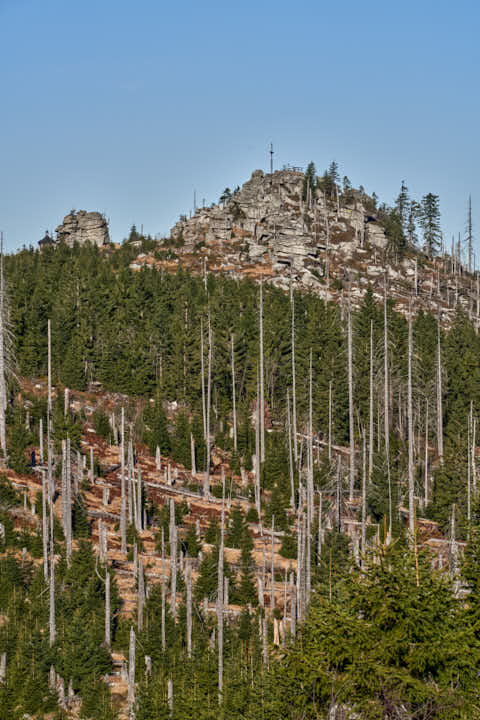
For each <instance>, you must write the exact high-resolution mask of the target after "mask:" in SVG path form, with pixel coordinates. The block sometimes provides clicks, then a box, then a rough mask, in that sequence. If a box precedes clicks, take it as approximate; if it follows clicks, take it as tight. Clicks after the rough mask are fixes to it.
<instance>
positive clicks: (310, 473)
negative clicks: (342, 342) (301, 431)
mask: <svg viewBox="0 0 480 720" xmlns="http://www.w3.org/2000/svg"><path fill="white" fill-rule="evenodd" d="M313 492H314V491H313V372H312V348H310V367H309V383H308V506H307V507H308V519H309V522H310V524H311V523H313Z"/></svg>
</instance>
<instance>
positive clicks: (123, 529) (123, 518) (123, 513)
mask: <svg viewBox="0 0 480 720" xmlns="http://www.w3.org/2000/svg"><path fill="white" fill-rule="evenodd" d="M120 483H121V493H122V497H121V509H120V538H121V552H122V555H126V554H127V508H126V497H125V408H123V407H122V428H121V438H120Z"/></svg>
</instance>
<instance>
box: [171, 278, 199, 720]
mask: <svg viewBox="0 0 480 720" xmlns="http://www.w3.org/2000/svg"><path fill="white" fill-rule="evenodd" d="M205 282H206V281H205ZM167 699H168V709H169V710H170V717H172V715H173V680H172V678H168V680H167Z"/></svg>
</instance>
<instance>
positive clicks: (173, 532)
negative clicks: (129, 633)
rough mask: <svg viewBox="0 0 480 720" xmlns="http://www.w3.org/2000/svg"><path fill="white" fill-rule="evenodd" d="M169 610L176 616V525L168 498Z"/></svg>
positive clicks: (172, 505) (173, 505)
mask: <svg viewBox="0 0 480 720" xmlns="http://www.w3.org/2000/svg"><path fill="white" fill-rule="evenodd" d="M170 568H171V577H170V610H171V613H172V616H173V617H174V618H176V617H177V526H176V524H175V501H174V500H173V498H171V499H170Z"/></svg>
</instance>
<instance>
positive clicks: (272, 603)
mask: <svg viewBox="0 0 480 720" xmlns="http://www.w3.org/2000/svg"><path fill="white" fill-rule="evenodd" d="M274 533H275V516H274V515H272V555H271V568H270V571H271V575H272V585H271V588H270V612H271V613H272V617H273V613H274V610H275V545H274V540H275V537H274Z"/></svg>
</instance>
